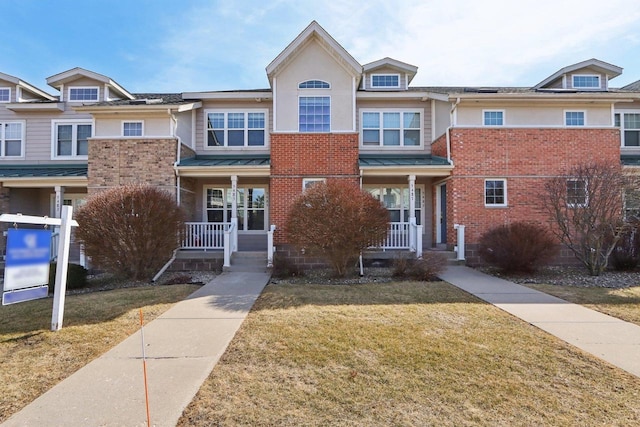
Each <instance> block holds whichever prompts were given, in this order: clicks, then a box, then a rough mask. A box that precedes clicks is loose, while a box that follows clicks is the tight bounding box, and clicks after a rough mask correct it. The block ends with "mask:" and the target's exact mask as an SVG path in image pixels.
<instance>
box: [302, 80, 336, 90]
mask: <svg viewBox="0 0 640 427" xmlns="http://www.w3.org/2000/svg"><path fill="white" fill-rule="evenodd" d="M298 89H329V83H327V82H325V81H322V80H307V81H306V82H302V83H300V84H299V85H298Z"/></svg>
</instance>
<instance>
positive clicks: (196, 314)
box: [2, 272, 270, 427]
mask: <svg viewBox="0 0 640 427" xmlns="http://www.w3.org/2000/svg"><path fill="white" fill-rule="evenodd" d="M269 277H270V275H269V274H267V273H252V272H251V273H248V272H234V273H222V274H221V275H220V276H218V277H216V278H215V279H214V280H213V281H211V282H210V283H208V284H207V285H205V286H203V287H202V288H201V289H199V290H198V291H196V292H195V293H193V294H192V295H190V296H189V297H188V298H187V299H186V300H184V301H181V302H179V303H177V304H176V305H175V306H173V307H172V308H171V309H169V310H168V311H167V312H165V313H164V314H163V315H161V316H160V317H158V318H157V319H155V320H154V321H152V322H150V323H149V324H148V325H145V327H144V338H145V344H146V358H147V377H148V383H149V401H150V405H149V406H150V413H151V424H152V425H154V426H175V425H176V422H177V421H178V419H179V418H180V416H181V415H182V411H183V410H184V408H185V407H186V406H187V405H188V404H189V403H190V402H191V400H192V399H193V397H194V396H195V394H196V393H197V391H198V390H199V389H200V386H201V385H202V383H203V382H204V381H205V379H206V378H207V377H208V376H209V374H210V373H211V370H212V369H213V367H214V366H215V364H216V363H217V362H218V360H219V358H220V356H222V354H223V353H224V351H225V349H226V348H227V346H228V344H229V342H230V341H231V339H232V338H233V336H234V335H235V333H236V331H237V330H238V328H239V327H240V325H241V324H242V322H243V320H244V319H245V317H246V316H247V313H248V312H249V310H250V309H251V307H252V306H253V303H254V302H255V300H256V299H257V298H258V296H259V295H260V293H261V292H262V290H263V289H264V287H265V285H266V284H267V282H268V281H269ZM146 425H147V416H146V409H145V394H144V378H143V363H142V344H141V337H140V332H138V333H136V334H134V335H132V336H131V337H129V338H127V339H126V340H125V341H123V342H122V343H121V344H119V345H118V346H116V347H114V348H113V349H111V350H110V351H109V352H107V353H105V354H104V355H103V356H102V357H100V358H98V359H96V360H94V361H93V362H91V363H89V364H88V365H86V366H85V367H83V368H82V369H80V370H79V371H77V372H76V373H75V374H73V375H72V376H70V377H69V378H67V379H65V380H64V381H62V382H61V383H59V384H58V385H56V386H55V387H53V388H52V389H51V390H49V391H47V392H46V393H45V394H43V395H42V396H40V397H39V398H38V399H36V400H35V401H33V402H32V403H31V404H29V405H28V406H27V407H25V408H24V409H23V410H22V411H20V412H18V413H17V414H15V415H14V416H13V417H11V418H9V419H8V420H7V421H5V422H4V423H3V424H2V426H3V427H5V426H6V427H9V426H65V427H73V426H78V427H80V426H82V427H91V426H146Z"/></svg>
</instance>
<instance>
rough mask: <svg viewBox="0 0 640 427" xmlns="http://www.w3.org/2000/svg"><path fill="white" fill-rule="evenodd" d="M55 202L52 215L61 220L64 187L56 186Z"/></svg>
mask: <svg viewBox="0 0 640 427" xmlns="http://www.w3.org/2000/svg"><path fill="white" fill-rule="evenodd" d="M55 191H56V201H55V207H54V215H55V217H56V218H61V215H62V205H64V187H62V186H60V185H56V187H55Z"/></svg>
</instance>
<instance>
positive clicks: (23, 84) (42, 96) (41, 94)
mask: <svg viewBox="0 0 640 427" xmlns="http://www.w3.org/2000/svg"><path fill="white" fill-rule="evenodd" d="M0 80H3V81H5V82H8V83H11V84H14V85H17V86H19V87H20V88H21V89H22V90H24V91H26V92H29V93H31V94H32V95H35V96H36V97H38V98H40V99H43V100H47V101H55V100H56V98H55V97H54V96H53V95H50V94H48V93H47V92H45V91H43V90H42V89H39V88H37V87H35V86H33V85H32V84H29V83H27V82H25V81H24V80H21V79H19V78H17V77H14V76H11V75H9V74H5V73H0Z"/></svg>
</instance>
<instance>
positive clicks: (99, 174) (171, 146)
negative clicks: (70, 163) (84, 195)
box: [87, 138, 177, 197]
mask: <svg viewBox="0 0 640 427" xmlns="http://www.w3.org/2000/svg"><path fill="white" fill-rule="evenodd" d="M176 144H177V140H176V139H174V138H154V139H147V138H136V139H99V138H95V139H91V140H90V141H89V155H88V158H89V161H88V169H89V171H88V175H89V177H88V188H87V191H88V194H89V197H91V195H92V194H95V192H97V191H101V190H106V189H109V188H112V187H117V186H120V185H127V184H147V185H152V186H156V187H159V188H162V189H164V190H166V191H168V192H170V193H171V194H173V195H175V193H176V176H175V171H174V169H173V164H174V162H175V158H176V149H177V146H176Z"/></svg>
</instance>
